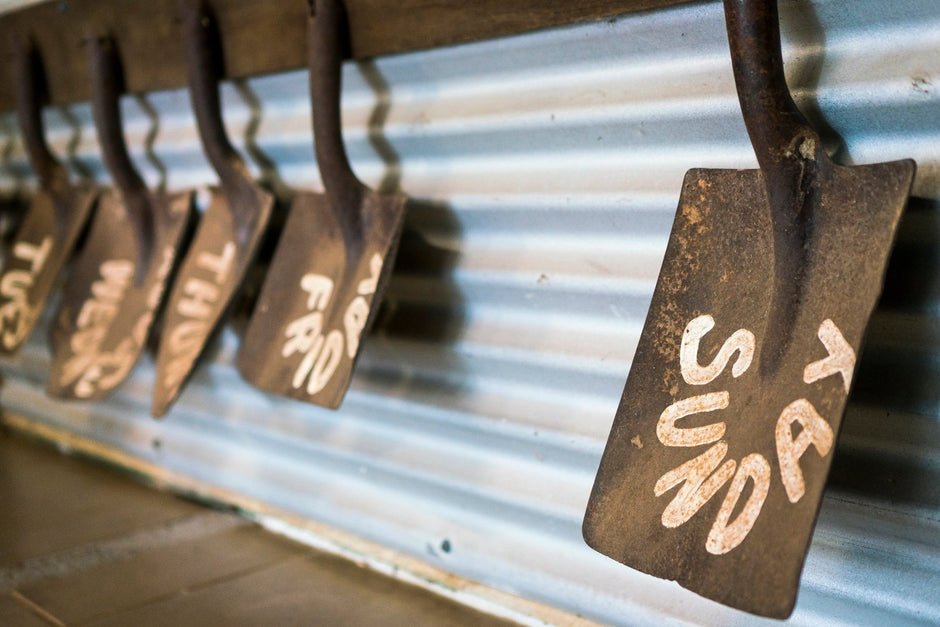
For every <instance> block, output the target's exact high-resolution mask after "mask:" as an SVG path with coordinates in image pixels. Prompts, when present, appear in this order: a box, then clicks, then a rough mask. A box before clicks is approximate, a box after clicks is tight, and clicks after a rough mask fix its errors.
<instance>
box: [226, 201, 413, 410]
mask: <svg viewBox="0 0 940 627" xmlns="http://www.w3.org/2000/svg"><path fill="white" fill-rule="evenodd" d="M404 207H405V198H404V197H403V196H382V195H379V194H378V193H376V192H374V191H372V190H366V191H365V193H364V195H363V200H362V204H361V206H360V207H358V208H349V209H348V210H351V211H356V210H358V212H359V215H361V216H363V221H362V229H361V231H359V232H357V233H354V234H347V235H346V237H344V234H343V232H342V230H341V228H340V224H339V221H338V220H337V219H336V216H335V213H334V211H332V210H331V209H330V204H329V201H328V200H327V197H326V196H325V195H321V194H310V193H307V194H301V195H299V196H298V197H297V198H296V199H295V200H294V203H293V205H292V206H291V211H290V215H289V216H288V218H287V224H286V225H285V228H284V232H283V234H282V235H281V239H280V241H279V242H278V246H277V250H276V252H275V254H274V259H273V261H272V262H271V267H270V269H269V270H268V274H267V276H266V278H265V283H264V286H263V287H262V289H261V296H260V298H259V300H258V303H257V305H256V306H255V311H254V314H253V315H252V318H251V322H250V323H249V326H248V331H247V333H246V335H245V339H244V341H243V342H242V346H241V350H240V351H239V353H238V370H239V372H240V373H241V375H242V376H243V377H244V378H245V379H246V380H247V381H248V382H250V383H251V384H252V385H254V386H256V387H258V388H260V389H262V390H265V391H268V392H273V393H275V394H280V395H283V396H288V397H290V398H295V399H299V400H303V401H307V402H309V403H315V404H317V405H321V406H324V407H329V408H332V409H336V408H337V407H339V405H340V403H342V401H343V397H344V396H345V394H346V390H347V388H348V387H349V381H350V378H351V377H352V371H353V368H354V367H355V364H356V359H357V358H358V356H359V347H360V343H361V339H362V336H363V335H364V334H365V333H366V332H367V330H368V328H369V326H370V325H371V323H372V320H373V318H374V315H375V312H376V310H377V309H378V305H379V303H380V302H381V300H382V294H383V292H384V290H385V284H386V283H387V278H388V276H389V274H390V272H391V268H392V265H393V264H394V256H395V252H396V249H397V244H398V238H399V235H400V233H401V226H402V221H403V218H404Z"/></svg>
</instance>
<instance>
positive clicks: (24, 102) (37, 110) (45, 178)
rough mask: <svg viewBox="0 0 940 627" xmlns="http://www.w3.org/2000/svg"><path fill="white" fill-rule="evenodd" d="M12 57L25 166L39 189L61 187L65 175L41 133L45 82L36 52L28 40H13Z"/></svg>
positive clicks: (64, 180)
mask: <svg viewBox="0 0 940 627" xmlns="http://www.w3.org/2000/svg"><path fill="white" fill-rule="evenodd" d="M13 56H14V63H15V65H16V110H17V117H18V118H19V122H20V132H21V133H22V134H23V143H24V145H25V146H26V153H27V155H28V156H29V163H30V165H31V166H32V168H33V170H35V172H36V175H37V176H38V177H39V183H40V185H41V186H42V187H43V188H45V189H51V188H54V187H57V186H60V185H61V186H64V185H65V184H66V183H67V182H68V174H67V173H66V171H65V167H64V166H63V165H62V164H61V163H60V162H59V160H58V159H56V158H55V156H54V155H53V154H52V151H51V150H49V145H48V144H46V140H45V133H44V132H43V125H42V105H43V101H44V100H45V96H46V94H45V91H46V89H45V87H46V83H45V71H44V70H43V67H42V59H40V57H39V51H38V50H37V49H36V45H35V44H34V43H33V42H32V40H29V39H25V38H20V37H15V38H14V40H13Z"/></svg>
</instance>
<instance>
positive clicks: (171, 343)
mask: <svg viewBox="0 0 940 627" xmlns="http://www.w3.org/2000/svg"><path fill="white" fill-rule="evenodd" d="M181 7H182V12H183V36H184V39H185V42H186V64H187V67H188V71H189V88H190V93H191V95H192V102H193V108H194V109H195V111H196V121H197V122H198V126H199V136H200V137H201V139H202V145H203V149H204V150H205V151H206V155H207V156H208V157H209V161H210V162H211V163H212V167H213V168H215V171H216V172H217V173H218V175H219V179H220V180H221V182H222V190H221V192H220V191H219V190H217V189H213V190H212V199H211V201H210V203H209V207H208V209H206V211H205V213H204V215H203V216H202V220H201V221H200V223H199V228H198V230H197V231H196V235H195V238H194V240H193V243H192V245H191V246H190V249H189V252H188V253H187V255H186V259H185V260H184V261H183V264H182V267H181V268H180V272H179V276H178V278H177V280H176V283H175V284H174V286H173V293H172V294H171V296H170V301H169V306H168V307H167V312H166V321H165V325H164V329H163V335H162V337H161V339H160V349H159V352H158V356H157V381H156V384H155V385H154V389H153V401H152V404H151V408H150V412H151V414H153V415H154V416H155V417H159V416H163V415H164V414H166V412H167V410H168V409H169V407H170V405H171V404H172V403H173V401H174V400H176V397H177V396H178V395H179V393H180V390H181V389H182V386H183V384H184V383H185V382H186V380H187V378H188V377H189V375H190V373H191V372H192V370H193V368H194V367H195V365H196V360H197V359H198V358H199V355H200V354H201V353H202V351H203V350H204V349H205V346H206V343H207V342H208V341H209V338H210V337H211V335H212V332H213V330H214V329H215V328H216V327H217V326H218V324H219V322H220V320H221V319H222V318H223V315H224V314H225V312H226V310H227V309H228V308H229V307H230V305H231V304H232V301H233V298H234V296H235V294H236V292H237V291H238V288H239V286H241V284H242V282H243V281H244V279H245V275H246V272H247V270H248V268H249V266H250V265H251V263H252V261H253V260H254V258H255V256H256V254H257V252H258V249H259V247H260V244H261V243H262V239H263V235H264V233H265V229H266V228H267V226H268V223H269V221H270V219H271V212H272V209H273V207H274V197H273V196H272V195H271V194H270V193H269V192H267V191H265V190H264V189H263V188H261V186H259V185H258V184H257V183H255V182H254V181H253V180H252V178H251V176H250V174H249V173H248V169H247V168H246V167H245V164H244V162H243V161H242V159H241V157H239V156H238V153H236V152H235V149H234V148H233V147H232V144H231V143H230V142H229V140H228V137H227V136H226V133H225V126H224V125H223V123H222V109H221V105H220V103H219V81H220V80H221V78H222V75H223V72H222V52H221V47H220V45H219V42H218V39H217V36H218V32H217V29H216V26H215V22H214V20H213V18H212V16H211V15H210V14H209V12H208V9H207V8H206V7H205V5H204V4H202V3H201V2H198V3H193V2H188V1H187V2H183V3H182V4H181Z"/></svg>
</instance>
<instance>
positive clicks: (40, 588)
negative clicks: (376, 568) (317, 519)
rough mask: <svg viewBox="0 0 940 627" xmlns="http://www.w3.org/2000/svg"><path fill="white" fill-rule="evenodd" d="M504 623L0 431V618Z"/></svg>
mask: <svg viewBox="0 0 940 627" xmlns="http://www.w3.org/2000/svg"><path fill="white" fill-rule="evenodd" d="M314 624H315V625H383V626H386V625H409V626H414V625H435V626H437V625H487V626H488V625H493V626H496V625H505V624H506V623H504V622H503V621H501V620H498V619H495V618H493V617H491V616H488V615H485V614H480V613H477V612H475V611H473V610H471V609H469V608H467V607H464V606H461V605H457V604H454V603H452V602H450V601H449V600H447V599H444V598H442V597H439V596H437V595H434V594H432V593H430V592H427V591H425V590H422V589H420V588H416V587H413V586H409V585H407V584H404V583H401V582H399V581H397V580H394V579H390V578H388V577H385V576H383V575H379V574H377V573H374V572H372V571H369V570H366V569H363V568H360V567H358V566H356V565H355V564H353V563H351V562H349V561H347V560H344V559H341V558H338V557H334V556H331V555H328V554H324V553H320V552H317V551H314V550H312V549H310V548H308V547H304V546H302V545H299V544H295V543H293V542H291V541H289V540H286V539H284V538H281V537H278V536H275V535H272V534H270V533H267V532H265V531H264V530H263V529H261V528H260V527H258V526H257V525H255V524H253V523H251V522H249V521H247V520H245V519H243V518H240V517H238V516H236V515H235V514H232V513H229V512H222V511H218V510H213V509H210V508H207V507H204V506H202V505H199V504H196V503H192V502H189V501H185V500H183V499H180V498H177V497H174V496H172V495H170V494H166V493H163V492H159V491H156V490H153V489H150V488H148V487H146V486H145V485H143V484H141V483H139V482H136V481H134V480H133V479H132V478H130V477H128V476H126V475H122V474H121V473H119V472H117V471H116V470H114V469H111V468H106V467H103V466H100V465H97V464H94V463H92V462H89V461H85V460H80V459H73V458H70V457H66V456H64V455H61V454H60V453H59V452H57V451H55V450H53V449H51V448H48V447H46V446H45V445H40V444H37V443H35V442H32V441H28V440H26V439H23V438H21V437H19V436H15V435H10V434H8V433H5V432H0V625H3V626H18V625H23V626H26V627H29V626H33V625H35V626H48V625H96V626H98V625H101V626H104V625H115V626H117V625H120V626H125V625H134V626H144V625H161V626H163V625H174V626H185V625H200V626H201V625H278V626H280V625H314Z"/></svg>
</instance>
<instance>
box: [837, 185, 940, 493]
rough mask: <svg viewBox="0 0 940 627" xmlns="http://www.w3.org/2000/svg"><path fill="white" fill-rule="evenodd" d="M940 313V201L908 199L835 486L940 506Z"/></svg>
mask: <svg viewBox="0 0 940 627" xmlns="http://www.w3.org/2000/svg"><path fill="white" fill-rule="evenodd" d="M938 314H940V201H938V200H930V199H925V198H911V200H910V202H909V203H908V206H907V209H906V211H905V213H904V215H903V216H902V218H901V222H900V225H899V227H898V237H897V245H896V247H895V250H894V252H893V254H892V255H891V258H890V260H889V263H888V269H887V272H886V275H885V286H884V291H883V293H882V295H881V299H880V301H879V303H878V305H877V306H876V309H875V313H874V315H873V316H872V320H871V323H870V324H869V327H868V331H867V333H866V335H865V341H864V348H863V353H862V354H861V355H860V358H859V363H858V369H857V371H856V378H855V385H854V388H853V390H852V394H851V397H850V398H849V406H848V410H847V412H846V416H845V420H844V422H843V425H842V434H841V441H842V442H843V445H842V446H841V447H837V449H836V455H835V458H834V460H833V465H832V474H831V475H830V479H829V485H830V486H831V487H835V488H837V489H840V490H846V491H849V492H855V493H861V494H865V495H866V496H876V497H879V498H883V499H886V500H889V501H895V502H907V503H912V504H919V505H921V506H923V505H929V506H937V505H940V489H938V486H940V471H938V470H937V467H936V463H931V459H930V458H933V462H935V461H936V455H937V451H940V420H938V413H940V385H938V381H940V359H937V357H938V355H940V315H938ZM861 408H864V409H866V410H867V409H875V411H859V409H861ZM866 441H867V443H868V444H869V445H868V446H865V445H864V444H865V443H866ZM850 443H856V444H857V443H862V444H863V445H862V446H857V445H852V446H847V444H850ZM918 451H920V452H921V454H920V455H918Z"/></svg>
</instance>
